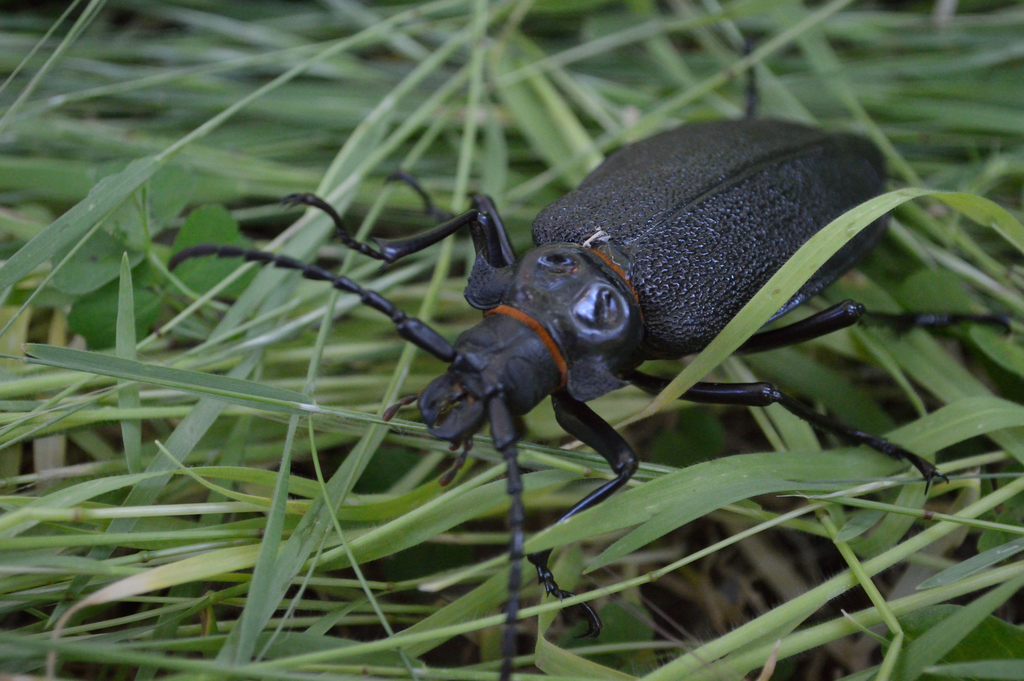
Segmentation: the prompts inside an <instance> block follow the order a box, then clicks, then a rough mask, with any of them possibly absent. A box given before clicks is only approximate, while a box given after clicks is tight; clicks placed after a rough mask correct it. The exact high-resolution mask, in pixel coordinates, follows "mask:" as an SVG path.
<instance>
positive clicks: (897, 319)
mask: <svg viewBox="0 0 1024 681" xmlns="http://www.w3.org/2000/svg"><path fill="white" fill-rule="evenodd" d="M865 319H866V320H867V321H868V322H871V323H874V324H878V325H880V326H886V327H888V328H890V329H892V330H893V331H896V332H897V333H905V332H907V331H910V330H911V329H944V328H948V327H950V326H956V325H957V324H963V323H965V322H966V323H972V324H983V325H985V326H995V327H997V328H999V329H1001V330H1002V331H1003V332H1005V333H1012V331H1013V329H1012V328H1011V326H1010V315H1005V314H958V313H946V312H909V313H906V314H891V313H886V312H869V313H867V316H866V317H865Z"/></svg>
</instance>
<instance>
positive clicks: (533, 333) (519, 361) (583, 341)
mask: <svg viewBox="0 0 1024 681" xmlns="http://www.w3.org/2000/svg"><path fill="white" fill-rule="evenodd" d="M609 262H610V259H609V258H608V257H607V256H602V255H600V254H598V253H596V252H595V251H593V250H590V249H587V248H584V247H582V246H578V245H576V244H548V245H545V246H541V247H539V248H535V249H533V250H532V251H529V252H528V253H526V254H525V255H524V256H523V257H522V258H520V259H519V260H518V261H516V262H515V263H514V264H512V265H510V266H509V267H505V268H500V269H496V268H490V266H488V265H487V264H486V263H481V261H479V260H478V262H477V269H475V270H474V272H473V276H472V277H471V280H470V282H471V283H470V287H469V288H468V289H467V294H466V296H467V298H468V299H469V300H470V302H471V303H473V304H474V305H476V306H477V307H482V308H484V309H485V310H487V316H486V317H485V318H484V320H483V321H482V322H481V323H480V324H478V325H477V326H475V327H473V328H472V329H470V330H469V331H466V332H465V333H463V334H462V335H461V336H460V337H459V339H458V340H457V341H456V342H455V349H456V351H457V353H458V356H457V358H456V359H455V361H454V362H452V364H451V366H450V367H449V370H448V372H447V373H446V374H445V375H444V376H441V377H439V378H437V379H436V380H435V381H433V382H432V383H431V384H430V385H429V386H428V387H427V389H426V390H424V391H423V393H422V394H421V395H420V400H419V405H420V411H421V412H422V413H423V416H424V419H425V420H426V422H427V426H428V427H429V428H430V432H431V433H432V434H433V435H435V436H436V437H439V438H442V439H445V440H449V441H451V442H454V443H461V442H463V441H465V440H466V439H468V438H469V437H471V436H472V435H473V434H474V433H475V432H476V430H478V429H479V428H480V427H482V425H483V421H484V412H485V409H484V403H485V402H486V400H487V399H489V396H491V395H494V394H496V393H498V392H500V393H501V395H502V396H503V399H504V401H505V403H506V404H507V405H508V407H509V409H510V411H512V413H515V414H525V413H526V412H528V411H530V410H531V409H533V408H534V407H535V406H536V405H537V404H538V403H539V402H540V401H541V400H542V399H544V398H545V397H546V396H548V395H550V394H552V393H553V392H555V391H557V390H561V389H565V390H567V391H568V392H569V393H570V394H571V395H572V396H573V397H574V398H576V399H578V400H583V401H586V400H591V399H594V398H595V397H598V396H600V395H603V394H604V393H606V392H609V391H611V390H614V389H616V388H619V387H621V386H622V385H624V381H622V380H620V379H619V378H618V377H617V374H618V372H619V371H620V370H622V369H623V368H626V365H627V363H628V362H629V359H630V357H631V355H632V354H633V352H634V351H635V350H636V348H637V347H638V346H639V344H640V340H641V338H642V336H643V323H642V317H641V314H640V307H639V303H638V302H637V300H636V297H635V295H634V294H633V292H632V290H631V289H630V287H629V284H628V282H627V281H626V280H625V279H624V278H623V276H622V272H621V268H620V269H619V270H615V269H612V266H611V265H610V264H609ZM615 267H617V268H618V267H619V265H616V266H615Z"/></svg>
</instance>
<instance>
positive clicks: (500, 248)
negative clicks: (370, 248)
mask: <svg viewBox="0 0 1024 681" xmlns="http://www.w3.org/2000/svg"><path fill="white" fill-rule="evenodd" d="M463 227H469V233H470V236H472V237H473V245H474V246H475V247H476V251H477V253H479V254H482V255H483V257H484V259H485V260H487V262H488V263H489V264H490V265H491V266H492V267H506V266H508V265H511V264H512V263H513V262H515V260H516V254H515V251H513V250H512V246H511V245H510V243H509V240H508V235H507V234H506V233H505V226H504V224H503V223H502V222H501V217H500V216H499V215H498V210H497V208H495V206H494V202H493V201H492V200H491V199H490V197H487V196H475V197H473V208H471V209H469V210H468V211H466V212H465V213H463V214H462V215H457V216H455V217H453V218H451V219H450V220H448V221H447V222H444V223H442V224H440V225H438V226H437V227H434V228H433V229H429V230H427V231H426V232H423V233H421V234H417V235H415V236H411V237H407V238H404V239H381V238H380V237H371V238H372V240H373V242H374V243H376V244H377V246H378V247H379V248H380V251H381V256H382V259H383V260H384V261H385V262H388V263H391V262H394V261H395V260H398V259H399V258H402V257H404V256H406V255H409V254H411V253H418V252H419V251H422V250H423V249H425V248H427V247H428V246H433V245H434V244H436V243H438V242H439V241H441V240H442V239H445V238H447V237H449V236H451V235H452V234H454V233H455V232H457V231H459V230H460V229H462V228H463Z"/></svg>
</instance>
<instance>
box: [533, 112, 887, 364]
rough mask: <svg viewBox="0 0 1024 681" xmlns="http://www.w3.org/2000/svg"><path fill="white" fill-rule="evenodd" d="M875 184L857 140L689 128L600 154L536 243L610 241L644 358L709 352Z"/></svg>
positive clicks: (810, 291) (835, 263) (879, 179)
mask: <svg viewBox="0 0 1024 681" xmlns="http://www.w3.org/2000/svg"><path fill="white" fill-rule="evenodd" d="M883 181H884V162H883V159H882V156H881V154H880V153H879V152H878V150H877V149H876V148H875V146H874V145H873V144H871V143H870V142H868V141H867V140H865V139H863V138H861V137H857V136H855V135H845V134H834V133H825V132H822V131H820V130H816V129H814V128H808V127H805V126H802V125H796V124H792V123H783V122H780V121H771V120H753V121H721V122H715V123H704V124H694V125H687V126H683V127H681V128H678V129H676V130H671V131H669V132H665V133H662V134H660V135H655V136H654V137H651V138H649V139H646V140H643V141H642V142H637V143H636V144H632V145H629V146H626V147H623V148H622V149H620V150H619V151H617V152H615V153H614V154H612V155H611V156H609V157H608V158H607V159H606V160H605V162H604V163H603V164H601V166H600V167H598V168H597V169H596V170H595V171H594V172H593V173H591V174H590V175H589V176H588V177H587V178H586V179H585V180H584V181H583V183H582V184H581V185H580V186H579V187H578V188H577V189H576V190H575V191H573V192H570V193H569V194H567V195H565V196H564V197H562V198H561V199H559V200H558V201H556V202H554V203H553V204H551V205H550V206H548V207H547V208H545V209H544V210H543V211H542V212H541V213H540V215H538V216H537V219H536V220H535V221H534V223H533V239H534V242H535V243H536V244H538V245H540V244H545V243H557V242H568V243H583V242H584V241H585V240H586V239H587V238H589V237H591V236H592V235H593V234H594V233H596V232H597V231H598V230H603V231H604V232H606V233H607V234H609V235H610V236H611V240H612V241H613V242H614V243H615V244H616V245H618V246H619V247H620V248H621V249H622V250H623V251H624V252H625V253H626V254H627V255H628V256H629V257H630V259H631V261H632V266H631V268H630V272H629V276H630V280H631V283H632V284H633V286H634V287H635V288H636V291H637V295H638V296H639V298H640V304H641V305H642V306H643V309H644V322H645V340H644V344H643V346H642V348H641V350H642V353H643V355H644V358H651V357H678V356H680V355H684V354H689V353H692V352H697V351H698V350H700V349H702V348H703V347H704V346H705V345H707V344H708V342H710V341H711V339H712V338H714V337H715V335H716V334H717V333H718V332H719V331H721V329H722V328H723V327H724V326H725V325H726V324H727V323H728V322H729V320H730V319H732V318H733V317H734V316H735V315H736V313H737V312H739V310H740V308H741V307H743V305H744V304H745V303H746V302H747V301H749V300H750V299H751V298H752V297H753V295H754V294H755V293H757V291H758V290H759V289H760V288H761V286H762V285H764V283H765V282H766V281H768V279H769V278H770V277H771V276H772V275H773V274H774V273H775V272H776V271H778V269H779V268H780V267H782V265H783V264H784V263H785V262H786V261H787V260H788V259H789V258H790V257H791V256H792V255H793V254H794V253H795V252H796V251H797V249H798V248H799V247H800V246H802V245H803V244H804V242H806V241H807V240H808V239H809V238H810V237H811V236H813V235H814V234H815V233H816V232H818V230H820V229H821V228H822V227H824V226H825V225H826V224H828V223H829V222H830V221H831V220H832V219H833V218H836V217H838V216H839V215H841V214H842V213H844V212H845V211H846V210H848V209H850V208H852V207H854V206H856V205H857V204H859V203H861V202H863V201H866V200H867V199H869V198H871V197H873V196H876V195H878V194H879V193H880V192H881V191H882V183H883ZM884 230H885V220H884V219H882V220H879V221H878V222H876V223H875V224H874V225H871V226H869V227H868V228H867V229H865V230H864V231H863V232H862V233H861V234H860V235H859V236H858V237H857V238H856V239H854V240H853V241H851V242H850V243H848V244H847V245H846V246H845V247H844V248H843V249H842V250H840V251H839V252H838V253H837V254H836V255H835V256H834V257H833V258H832V259H831V260H829V262H828V263H826V264H825V265H824V266H823V267H822V268H821V270H819V271H818V272H817V273H816V274H815V276H814V277H812V278H811V279H810V280H809V281H808V283H807V284H806V285H805V286H804V287H803V288H802V289H801V290H800V292H799V293H798V294H797V295H796V296H794V297H793V299H791V300H790V301H789V302H788V303H787V304H786V305H785V306H783V307H782V309H781V310H780V311H779V313H778V314H784V313H785V312H787V311H789V310H790V309H792V308H793V307H795V306H796V305H799V304H800V303H801V302H803V301H804V300H806V299H807V298H810V297H811V296H813V295H815V294H816V293H818V292H819V291H820V290H822V289H823V288H825V287H826V286H827V285H828V284H830V283H831V282H832V281H834V280H835V279H836V278H837V277H839V276H840V275H841V274H843V272H845V271H846V270H847V269H849V268H850V267H851V266H853V264H854V263H855V262H857V260H858V259H859V258H860V257H861V256H862V255H864V253H866V252H867V250H868V249H870V248H871V246H872V245H873V244H874V243H875V242H876V241H877V240H878V239H879V238H880V237H881V235H882V233H883V232H884ZM776 316H778V315H776Z"/></svg>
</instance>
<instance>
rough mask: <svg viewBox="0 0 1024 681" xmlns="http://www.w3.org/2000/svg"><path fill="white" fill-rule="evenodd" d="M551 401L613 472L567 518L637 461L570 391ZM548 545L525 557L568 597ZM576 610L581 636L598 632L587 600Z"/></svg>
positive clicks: (611, 487)
mask: <svg viewBox="0 0 1024 681" xmlns="http://www.w3.org/2000/svg"><path fill="white" fill-rule="evenodd" d="M551 404H552V406H553V407H554V409H555V418H556V419H557V420H558V424H559V425H560V426H562V428H563V429H564V430H565V432H567V433H569V434H570V435H572V436H573V437H575V438H577V439H578V440H580V441H581V442H583V443H584V444H586V445H588V446H590V447H592V448H593V449H594V450H595V451H597V453H598V454H600V455H601V456H603V457H604V459H605V460H606V461H607V462H608V464H609V465H610V466H611V468H612V472H614V473H615V478H614V479H613V480H609V481H608V482H606V483H605V484H603V485H601V486H600V487H598V488H597V489H596V490H594V491H593V492H591V493H590V494H588V495H587V496H585V497H584V498H583V499H581V500H580V501H579V502H578V503H577V504H576V505H575V506H573V507H572V509H570V510H569V512H568V513H566V514H565V515H564V516H562V517H561V518H560V519H559V521H558V522H562V521H564V520H568V519H569V518H571V517H573V516H574V515H576V514H577V513H579V512H580V511H585V510H586V509H588V508H593V507H594V506H597V505H598V504H600V503H601V502H602V501H604V500H605V499H607V498H608V497H610V496H611V495H612V494H614V493H615V491H616V490H618V489H619V488H620V487H622V486H623V485H625V484H626V483H627V482H628V481H629V479H630V478H631V477H633V474H634V473H636V469H637V467H638V465H639V463H638V460H637V456H636V453H635V452H634V451H633V448H632V447H630V446H629V443H628V442H626V441H625V440H624V439H623V437H622V436H621V435H619V433H618V432H616V431H615V429H614V428H612V427H611V426H610V425H609V424H608V423H607V422H606V421H605V420H604V419H602V418H601V417H600V416H598V415H597V414H596V413H595V412H594V410H593V409H591V408H590V407H588V406H587V405H586V404H585V403H583V402H581V401H579V400H577V399H575V398H573V397H572V396H571V395H569V393H567V392H565V391H564V390H563V391H560V392H557V393H555V394H554V395H552V396H551ZM550 556H551V549H546V550H544V551H538V552H537V553H531V554H530V555H529V556H527V559H529V561H530V562H531V563H533V564H534V565H535V566H536V567H537V579H538V580H539V581H540V583H541V584H542V585H544V591H545V592H547V594H548V595H549V596H555V597H557V598H558V599H560V600H561V599H563V598H569V597H570V596H573V595H574V594H572V593H570V592H568V591H564V590H563V589H560V588H559V587H558V584H556V583H555V577H554V575H553V574H552V573H551V570H550V569H549V568H548V558H549V557H550ZM576 608H577V609H578V612H579V613H580V614H581V615H583V616H584V617H585V618H586V620H587V631H586V632H584V633H583V634H582V636H581V638H594V637H596V636H597V635H598V634H599V633H600V632H601V626H602V625H601V619H600V618H599V617H598V616H597V613H595V612H594V610H593V609H592V608H591V607H590V606H589V605H587V604H586V603H580V604H579V605H578V606H576Z"/></svg>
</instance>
